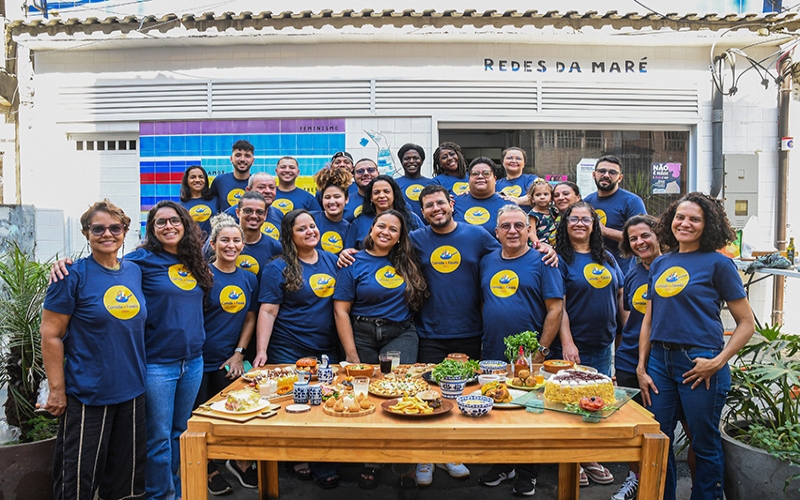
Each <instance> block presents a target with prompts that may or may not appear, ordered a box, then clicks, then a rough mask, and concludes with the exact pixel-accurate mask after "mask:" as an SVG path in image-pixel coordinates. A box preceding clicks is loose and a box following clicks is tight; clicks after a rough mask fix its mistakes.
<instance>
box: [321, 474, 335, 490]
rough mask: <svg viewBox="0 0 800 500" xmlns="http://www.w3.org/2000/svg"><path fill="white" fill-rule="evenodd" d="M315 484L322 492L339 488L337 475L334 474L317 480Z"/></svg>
mask: <svg viewBox="0 0 800 500" xmlns="http://www.w3.org/2000/svg"><path fill="white" fill-rule="evenodd" d="M317 484H318V485H319V487H320V488H322V489H323V490H331V489H333V488H336V487H337V486H339V474H336V473H335V472H334V473H333V474H331V475H330V476H326V477H323V478H321V479H317Z"/></svg>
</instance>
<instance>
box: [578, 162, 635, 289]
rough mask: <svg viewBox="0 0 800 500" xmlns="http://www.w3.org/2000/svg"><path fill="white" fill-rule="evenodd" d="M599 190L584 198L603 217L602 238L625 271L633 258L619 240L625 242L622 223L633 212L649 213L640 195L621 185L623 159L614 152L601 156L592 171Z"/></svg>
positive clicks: (631, 215)
mask: <svg viewBox="0 0 800 500" xmlns="http://www.w3.org/2000/svg"><path fill="white" fill-rule="evenodd" d="M592 177H593V178H594V183H595V185H596V186H597V192H595V193H592V194H590V195H588V196H586V198H584V201H586V203H588V204H590V205H591V206H592V208H594V209H595V211H596V212H597V216H598V217H600V224H601V227H602V231H603V241H604V243H605V245H606V248H608V251H609V252H611V253H612V254H613V255H614V258H615V259H617V264H619V267H620V269H622V272H623V273H627V272H628V268H629V267H630V263H631V260H632V259H626V258H624V257H622V255H621V254H620V252H619V242H620V241H622V226H624V225H625V221H627V220H628V219H630V218H631V217H633V216H634V215H639V214H646V213H647V209H646V208H645V207H644V202H643V201H642V199H641V198H639V197H638V196H637V195H635V194H633V193H631V192H630V191H626V190H625V189H622V188H621V187H619V183H620V182H622V178H623V177H624V175H622V162H620V160H619V158H617V157H616V156H614V155H606V156H602V157H600V159H598V160H597V163H595V165H594V172H593V173H592Z"/></svg>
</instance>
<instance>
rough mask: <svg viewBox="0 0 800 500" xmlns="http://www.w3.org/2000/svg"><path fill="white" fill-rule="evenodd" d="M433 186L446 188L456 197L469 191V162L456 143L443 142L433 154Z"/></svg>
mask: <svg viewBox="0 0 800 500" xmlns="http://www.w3.org/2000/svg"><path fill="white" fill-rule="evenodd" d="M432 184H439V185H440V186H444V187H446V188H447V189H449V190H450V194H451V195H452V196H454V197H455V196H458V195H460V194H464V193H466V192H467V190H468V189H469V176H468V175H467V161H466V160H465V159H464V154H463V153H462V152H461V146H459V145H458V144H456V143H455V142H443V143H441V144H439V147H438V148H436V151H434V152H433V181H432Z"/></svg>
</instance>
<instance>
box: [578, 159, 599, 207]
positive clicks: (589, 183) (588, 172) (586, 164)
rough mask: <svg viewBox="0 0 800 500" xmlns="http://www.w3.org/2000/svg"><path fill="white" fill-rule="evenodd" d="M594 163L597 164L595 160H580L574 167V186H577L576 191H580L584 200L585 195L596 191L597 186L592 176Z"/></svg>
mask: <svg viewBox="0 0 800 500" xmlns="http://www.w3.org/2000/svg"><path fill="white" fill-rule="evenodd" d="M595 163H597V158H581V161H579V162H578V165H577V166H576V169H577V175H576V180H577V182H576V184H577V185H578V189H580V190H581V196H582V197H584V198H586V195H587V194H591V193H594V192H595V191H597V186H596V185H595V183H594V177H593V176H592V172H594V164H595Z"/></svg>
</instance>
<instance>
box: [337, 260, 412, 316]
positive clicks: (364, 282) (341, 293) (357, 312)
mask: <svg viewBox="0 0 800 500" xmlns="http://www.w3.org/2000/svg"><path fill="white" fill-rule="evenodd" d="M354 257H355V259H356V261H355V262H354V263H353V264H352V265H351V266H348V267H345V268H342V269H340V270H339V276H338V277H337V278H336V291H334V292H333V299H334V300H343V301H347V302H352V303H353V305H352V307H351V308H350V314H352V315H353V316H366V317H368V318H380V319H385V320H389V321H395V322H398V323H399V322H401V321H406V320H409V319H411V318H412V316H413V313H412V311H411V309H410V308H409V307H408V302H406V281H405V280H404V279H403V277H402V276H400V275H399V274H398V273H397V271H396V270H395V268H394V267H393V266H392V264H391V262H389V257H375V256H372V255H370V254H368V253H367V252H365V251H361V252H358V253H357V254H355V256H354Z"/></svg>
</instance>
